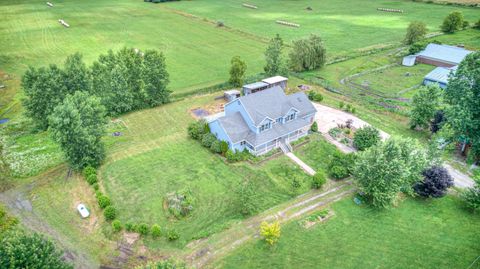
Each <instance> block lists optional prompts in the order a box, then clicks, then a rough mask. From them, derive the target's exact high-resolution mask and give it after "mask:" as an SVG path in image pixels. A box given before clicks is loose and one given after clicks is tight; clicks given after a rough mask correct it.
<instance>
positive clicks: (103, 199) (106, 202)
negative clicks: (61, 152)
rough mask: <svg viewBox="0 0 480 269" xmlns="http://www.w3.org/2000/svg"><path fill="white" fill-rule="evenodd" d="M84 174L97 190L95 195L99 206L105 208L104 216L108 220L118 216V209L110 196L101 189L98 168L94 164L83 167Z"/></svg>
mask: <svg viewBox="0 0 480 269" xmlns="http://www.w3.org/2000/svg"><path fill="white" fill-rule="evenodd" d="M83 176H84V177H85V180H86V181H87V182H88V184H90V185H92V187H93V189H94V190H95V197H96V198H97V202H98V206H99V207H100V208H101V209H103V216H104V217H105V219H106V220H107V221H112V220H114V219H115V218H116V217H117V209H116V208H115V207H114V206H113V205H112V202H111V200H110V197H108V196H107V195H105V194H103V193H102V192H101V191H100V190H99V186H98V176H97V169H95V168H94V167H92V166H87V167H85V168H84V169H83Z"/></svg>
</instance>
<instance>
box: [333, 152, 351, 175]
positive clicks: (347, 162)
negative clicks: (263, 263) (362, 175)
mask: <svg viewBox="0 0 480 269" xmlns="http://www.w3.org/2000/svg"><path fill="white" fill-rule="evenodd" d="M354 163H355V155H354V154H344V153H341V152H339V151H337V152H335V153H334V154H333V156H332V159H331V160H330V162H329V164H328V174H329V175H330V176H331V177H332V178H334V179H343V178H346V177H348V176H350V175H351V173H352V169H353V165H354Z"/></svg>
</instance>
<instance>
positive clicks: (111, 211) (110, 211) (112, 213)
mask: <svg viewBox="0 0 480 269" xmlns="http://www.w3.org/2000/svg"><path fill="white" fill-rule="evenodd" d="M103 215H104V216H105V219H106V220H107V221H111V220H114V219H115V218H116V217H117V209H115V207H114V206H111V205H109V206H107V207H106V208H105V210H104V211H103Z"/></svg>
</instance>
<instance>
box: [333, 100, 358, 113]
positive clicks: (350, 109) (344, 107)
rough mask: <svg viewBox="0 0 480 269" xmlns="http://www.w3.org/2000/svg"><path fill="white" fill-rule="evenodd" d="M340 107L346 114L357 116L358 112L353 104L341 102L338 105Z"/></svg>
mask: <svg viewBox="0 0 480 269" xmlns="http://www.w3.org/2000/svg"><path fill="white" fill-rule="evenodd" d="M338 107H339V108H340V109H342V110H344V111H346V112H349V113H352V114H355V112H357V109H356V108H355V107H353V106H352V105H351V104H346V105H345V103H344V102H340V103H338Z"/></svg>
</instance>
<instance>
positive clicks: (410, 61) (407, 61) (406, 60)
mask: <svg viewBox="0 0 480 269" xmlns="http://www.w3.org/2000/svg"><path fill="white" fill-rule="evenodd" d="M416 59H417V56H416V55H408V56H405V57H403V60H402V65H403V66H414V65H415V60H416Z"/></svg>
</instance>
